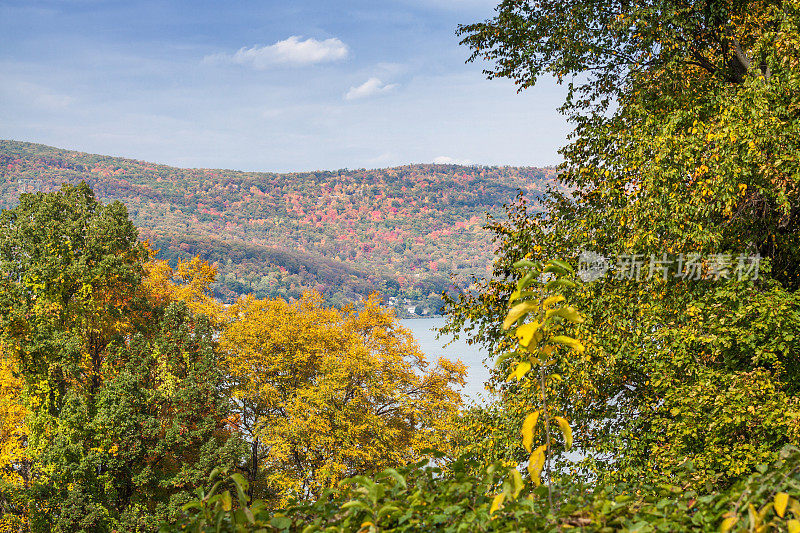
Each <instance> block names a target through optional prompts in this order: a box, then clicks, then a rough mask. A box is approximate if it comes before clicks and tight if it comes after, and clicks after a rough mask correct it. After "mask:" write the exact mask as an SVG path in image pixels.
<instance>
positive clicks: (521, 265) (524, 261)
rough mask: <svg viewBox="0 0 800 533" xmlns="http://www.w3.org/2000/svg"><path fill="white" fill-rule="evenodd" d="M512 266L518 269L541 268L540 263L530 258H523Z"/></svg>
mask: <svg viewBox="0 0 800 533" xmlns="http://www.w3.org/2000/svg"><path fill="white" fill-rule="evenodd" d="M511 266H512V267H513V268H515V269H517V270H520V269H523V268H539V265H538V264H536V263H534V262H533V261H530V260H529V259H521V260H519V261H517V262H516V263H514V264H513V265H511Z"/></svg>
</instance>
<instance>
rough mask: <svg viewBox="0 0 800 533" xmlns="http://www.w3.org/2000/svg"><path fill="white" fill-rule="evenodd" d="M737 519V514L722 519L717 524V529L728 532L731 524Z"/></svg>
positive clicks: (724, 532) (723, 532)
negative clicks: (720, 522) (719, 523)
mask: <svg viewBox="0 0 800 533" xmlns="http://www.w3.org/2000/svg"><path fill="white" fill-rule="evenodd" d="M738 521H739V517H738V516H730V517H728V518H726V519H725V520H723V521H722V524H721V525H720V526H719V530H720V531H721V533H728V531H730V530H731V528H732V527H733V525H734V524H735V523H736V522H738Z"/></svg>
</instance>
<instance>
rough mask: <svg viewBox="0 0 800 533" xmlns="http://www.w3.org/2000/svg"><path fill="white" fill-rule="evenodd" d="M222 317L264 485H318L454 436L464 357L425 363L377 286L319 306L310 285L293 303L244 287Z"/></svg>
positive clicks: (254, 481)
mask: <svg viewBox="0 0 800 533" xmlns="http://www.w3.org/2000/svg"><path fill="white" fill-rule="evenodd" d="M226 320H227V322H226V325H225V328H224V331H223V333H222V336H221V338H220V346H221V348H222V351H223V353H224V357H225V361H226V364H227V372H228V373H229V375H230V377H231V380H232V396H233V397H234V398H235V400H236V402H237V404H238V410H239V412H238V415H239V418H238V421H237V423H238V425H239V427H240V429H241V431H242V433H243V434H244V435H245V437H246V438H247V440H248V441H249V442H250V444H251V451H252V456H251V458H250V460H249V464H248V475H249V477H250V481H251V484H250V485H251V487H253V488H254V489H255V491H256V492H258V493H259V494H258V495H259V496H262V497H277V498H285V497H288V496H291V495H296V496H311V497H313V496H317V495H319V493H320V492H321V491H322V490H323V489H325V488H328V487H331V486H334V485H335V484H336V483H337V482H338V481H339V480H340V479H342V478H343V477H347V476H351V475H355V474H357V473H368V472H374V471H376V470H379V469H382V468H386V467H389V466H396V465H399V464H404V463H407V462H408V461H411V460H413V459H415V458H416V457H418V454H419V451H420V450H422V449H424V448H428V447H436V448H437V449H440V450H444V451H447V450H448V449H449V447H450V446H452V444H451V442H450V434H451V432H452V428H453V422H454V420H455V417H456V415H457V413H458V407H459V405H460V403H461V399H460V395H459V394H458V392H457V390H456V389H455V388H454V386H456V385H459V386H460V385H463V384H464V376H465V373H466V370H465V366H464V365H463V363H461V362H451V361H449V360H446V359H440V360H439V361H438V362H437V364H436V365H434V366H433V368H431V369H430V370H428V365H427V363H426V361H425V359H424V357H423V355H422V354H421V353H420V351H419V347H418V346H417V344H416V342H415V341H414V339H413V338H412V337H411V334H410V333H409V332H408V331H407V330H405V329H403V328H402V327H401V326H400V325H399V323H398V322H397V320H396V318H395V316H394V314H393V312H391V311H389V310H386V309H383V308H381V307H380V305H379V301H378V299H377V297H375V296H373V297H372V298H370V299H369V300H368V301H367V302H366V303H365V305H364V308H363V309H362V310H361V311H359V312H357V311H355V310H354V309H352V308H345V309H343V310H337V309H334V308H326V307H323V305H322V297H321V296H320V295H319V294H318V293H313V292H311V293H307V294H305V295H304V296H303V298H302V299H300V300H299V301H297V302H294V303H287V302H285V301H284V300H281V299H277V300H258V299H254V298H246V299H243V300H240V301H239V302H237V303H236V304H235V305H233V306H231V307H230V308H228V310H227V311H226Z"/></svg>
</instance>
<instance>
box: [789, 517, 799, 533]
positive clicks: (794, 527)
mask: <svg viewBox="0 0 800 533" xmlns="http://www.w3.org/2000/svg"><path fill="white" fill-rule="evenodd" d="M786 527H788V528H789V533H800V520H797V519H792V520H789V521H788V522H786Z"/></svg>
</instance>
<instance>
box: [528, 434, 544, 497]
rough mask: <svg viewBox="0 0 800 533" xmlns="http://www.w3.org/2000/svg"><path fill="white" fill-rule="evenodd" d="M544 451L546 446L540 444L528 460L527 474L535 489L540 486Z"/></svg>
mask: <svg viewBox="0 0 800 533" xmlns="http://www.w3.org/2000/svg"><path fill="white" fill-rule="evenodd" d="M546 449H547V444H542V445H541V446H539V447H538V448H536V450H535V451H534V452H533V453H532V454H531V456H530V457H529V458H528V474H530V476H531V481H533V484H534V485H536V486H537V487H538V486H539V485H541V484H542V468H544V460H545V456H544V451H545V450H546Z"/></svg>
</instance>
